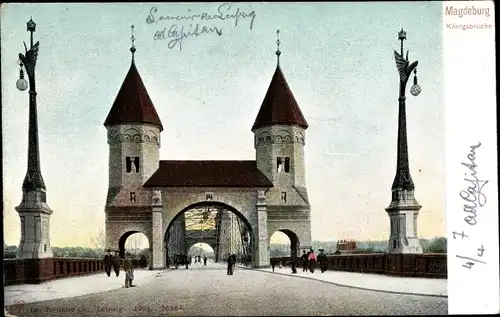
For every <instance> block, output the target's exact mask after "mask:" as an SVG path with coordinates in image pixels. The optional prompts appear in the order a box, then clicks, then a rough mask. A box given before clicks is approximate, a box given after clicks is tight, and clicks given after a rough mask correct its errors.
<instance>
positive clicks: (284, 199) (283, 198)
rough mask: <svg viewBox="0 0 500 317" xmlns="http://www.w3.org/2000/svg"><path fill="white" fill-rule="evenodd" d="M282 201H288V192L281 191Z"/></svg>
mask: <svg viewBox="0 0 500 317" xmlns="http://www.w3.org/2000/svg"><path fill="white" fill-rule="evenodd" d="M281 202H282V203H286V192H281Z"/></svg>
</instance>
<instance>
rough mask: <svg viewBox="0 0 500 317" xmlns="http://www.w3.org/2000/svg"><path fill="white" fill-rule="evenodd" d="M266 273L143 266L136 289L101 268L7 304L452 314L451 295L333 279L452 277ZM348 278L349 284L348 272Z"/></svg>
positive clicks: (15, 308)
mask: <svg viewBox="0 0 500 317" xmlns="http://www.w3.org/2000/svg"><path fill="white" fill-rule="evenodd" d="M265 271H269V270H267V269H264V270H253V269H245V268H240V267H236V269H235V272H234V275H232V276H230V275H227V274H226V267H225V266H223V265H221V264H217V263H212V262H209V263H208V265H207V267H203V266H202V265H200V264H199V263H196V264H193V265H192V267H191V268H190V269H186V268H179V269H178V270H173V269H170V270H164V271H147V270H137V271H136V272H135V275H136V281H135V282H136V284H137V286H136V287H134V288H124V286H123V284H124V280H123V279H124V274H123V271H122V272H120V276H119V277H118V278H117V277H116V276H114V275H112V276H111V277H109V278H108V277H107V276H106V275H105V274H104V273H99V274H95V275H91V276H84V277H74V278H66V279H60V280H55V281H51V282H47V283H44V284H40V285H13V286H7V287H5V306H7V310H8V311H9V313H10V314H12V315H14V316H40V317H41V316H72V317H74V316H75V315H78V317H83V316H91V317H94V316H207V315H208V316H216V315H219V316H224V315H225V316H235V315H245V316H251V315H254V316H255V315H260V316H286V315H289V316H290V315H295V316H298V315H302V316H321V315H323V316H324V315H408V314H411V315H430V314H439V315H446V314H447V311H448V299H447V297H446V296H439V295H432V294H430V296H429V295H411V294H408V293H406V291H404V290H403V292H402V293H401V292H399V293H398V291H397V290H396V291H394V290H393V291H386V290H376V289H374V290H366V289H360V288H358V287H351V286H341V285H338V284H332V281H329V280H331V279H332V277H335V276H337V273H338V274H340V275H339V276H341V275H342V274H344V275H342V276H346V275H345V274H354V275H352V277H351V279H353V277H354V278H355V279H356V280H357V283H358V284H359V283H361V284H363V283H362V282H359V281H360V280H363V279H364V276H366V278H367V281H371V282H369V283H372V284H373V285H375V284H379V285H383V284H391V283H392V284H393V285H399V284H398V283H400V285H403V284H404V285H407V284H408V283H409V284H410V285H412V283H413V285H415V287H417V288H418V285H417V284H418V283H417V281H418V280H421V282H420V284H422V283H424V282H425V281H429V282H425V283H427V285H426V286H425V288H432V287H434V288H438V289H439V288H441V289H442V288H443V285H444V287H445V285H446V280H430V279H410V278H395V277H386V276H381V275H371V274H368V275H366V274H361V273H342V272H325V274H324V275H322V274H321V272H318V271H316V272H315V273H314V274H311V273H309V272H307V273H306V272H302V271H301V270H299V273H298V274H297V275H292V274H290V273H289V271H288V270H286V269H281V270H280V269H277V271H280V272H276V273H271V272H265ZM327 273H330V275H327ZM313 275H314V278H312V276H313ZM328 276H330V277H328ZM398 279H401V280H399V282H398ZM391 280H392V282H389V281H391ZM412 280H413V282H412ZM377 281H378V282H377ZM395 281H396V282H395ZM422 281H424V282H422ZM432 281H434V282H432ZM343 283H344V284H348V283H347V280H346V278H345V277H344V281H343ZM425 283H424V284H425ZM351 284H352V283H351ZM354 284H355V283H354ZM433 285H434V286H433ZM420 287H422V285H420ZM406 288H408V289H411V286H410V287H408V286H407V287H406ZM414 293H418V292H417V291H416V292H414ZM22 303H24V304H22ZM13 304H17V305H13Z"/></svg>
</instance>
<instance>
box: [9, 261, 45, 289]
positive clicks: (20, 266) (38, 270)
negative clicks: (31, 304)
mask: <svg viewBox="0 0 500 317" xmlns="http://www.w3.org/2000/svg"><path fill="white" fill-rule="evenodd" d="M16 262H17V263H16V280H24V283H27V284H38V283H42V282H45V281H48V280H51V279H53V278H54V260H53V259H52V258H45V259H19V260H17V261H16Z"/></svg>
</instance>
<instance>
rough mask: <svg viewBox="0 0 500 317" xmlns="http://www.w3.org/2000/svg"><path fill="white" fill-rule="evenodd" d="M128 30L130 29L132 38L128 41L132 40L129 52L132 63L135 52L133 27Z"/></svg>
mask: <svg viewBox="0 0 500 317" xmlns="http://www.w3.org/2000/svg"><path fill="white" fill-rule="evenodd" d="M130 28H131V29H132V36H131V37H130V39H131V40H132V46H131V47H130V51H131V52H132V63H133V62H134V53H135V51H136V49H135V36H134V25H131V26H130Z"/></svg>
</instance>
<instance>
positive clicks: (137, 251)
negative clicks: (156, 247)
mask: <svg viewBox="0 0 500 317" xmlns="http://www.w3.org/2000/svg"><path fill="white" fill-rule="evenodd" d="M150 248H151V245H150V243H149V239H148V237H146V235H145V234H143V233H142V232H140V231H128V232H126V233H124V234H123V235H122V236H121V237H120V239H119V240H118V250H119V251H118V252H119V254H120V257H121V258H124V257H125V253H130V254H131V255H132V257H134V258H139V257H143V258H144V257H145V258H146V259H149V255H150Z"/></svg>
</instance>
